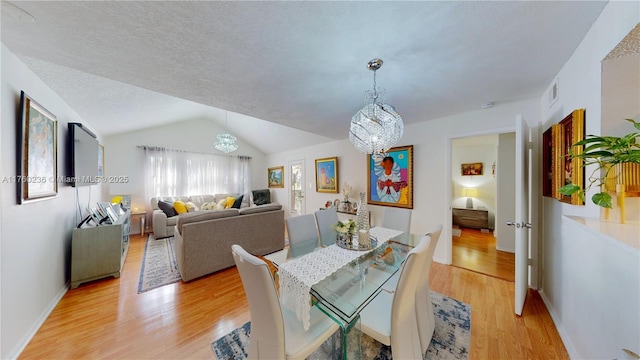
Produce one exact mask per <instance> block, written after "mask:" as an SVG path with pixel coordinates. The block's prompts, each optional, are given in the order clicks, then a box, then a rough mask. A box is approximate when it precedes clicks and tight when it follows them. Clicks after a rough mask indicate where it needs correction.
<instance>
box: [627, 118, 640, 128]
mask: <svg viewBox="0 0 640 360" xmlns="http://www.w3.org/2000/svg"><path fill="white" fill-rule="evenodd" d="M625 120H627V121H628V122H630V123H632V124H633V126H634V127H635V128H636V129H638V130H640V122H637V121H635V120H633V119H625Z"/></svg>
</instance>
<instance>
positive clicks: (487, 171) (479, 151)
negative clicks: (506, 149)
mask: <svg viewBox="0 0 640 360" xmlns="http://www.w3.org/2000/svg"><path fill="white" fill-rule="evenodd" d="M474 138H478V137H474ZM474 138H471V139H474ZM480 138H482V139H486V140H487V142H485V143H477V144H467V142H466V141H465V140H468V139H469V138H465V139H454V140H453V142H452V144H451V165H452V168H451V179H452V184H451V197H452V199H453V201H452V203H451V205H452V206H453V207H456V208H466V207H467V198H466V197H465V196H463V194H462V189H463V188H477V189H478V196H477V197H475V198H473V199H472V200H473V208H474V209H478V208H485V209H486V210H488V211H489V228H490V229H493V228H494V224H495V212H496V209H495V199H496V178H494V177H493V175H492V174H491V171H492V169H491V166H492V165H493V164H495V163H496V161H497V156H496V155H497V142H498V135H495V134H494V135H488V136H482V137H480ZM479 141H481V140H479ZM477 162H481V163H483V164H484V168H483V174H482V175H474V176H462V172H461V168H460V165H461V164H468V163H477Z"/></svg>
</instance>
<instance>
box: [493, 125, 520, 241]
mask: <svg viewBox="0 0 640 360" xmlns="http://www.w3.org/2000/svg"><path fill="white" fill-rule="evenodd" d="M515 149H516V134H515V133H506V134H500V135H499V142H498V174H497V179H496V182H497V187H498V196H497V197H498V210H497V214H496V231H495V236H496V249H498V250H501V251H508V252H512V253H514V252H515V251H516V232H515V228H514V227H513V226H507V221H513V220H514V214H515V213H516V203H515V197H514V194H515V193H516V179H515V172H516V152H515Z"/></svg>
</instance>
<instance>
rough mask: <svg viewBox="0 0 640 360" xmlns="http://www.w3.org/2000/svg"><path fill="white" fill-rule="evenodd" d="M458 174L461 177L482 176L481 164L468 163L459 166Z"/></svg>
mask: <svg viewBox="0 0 640 360" xmlns="http://www.w3.org/2000/svg"><path fill="white" fill-rule="evenodd" d="M460 172H461V174H462V176H474V175H482V174H484V164H483V163H470V164H462V165H460Z"/></svg>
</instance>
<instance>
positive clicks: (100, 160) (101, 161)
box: [98, 145, 104, 177]
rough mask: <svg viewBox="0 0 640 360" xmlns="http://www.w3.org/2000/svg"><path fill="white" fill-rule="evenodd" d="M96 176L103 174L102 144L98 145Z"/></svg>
mask: <svg viewBox="0 0 640 360" xmlns="http://www.w3.org/2000/svg"><path fill="white" fill-rule="evenodd" d="M98 176H100V177H102V176H104V146H102V145H98Z"/></svg>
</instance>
